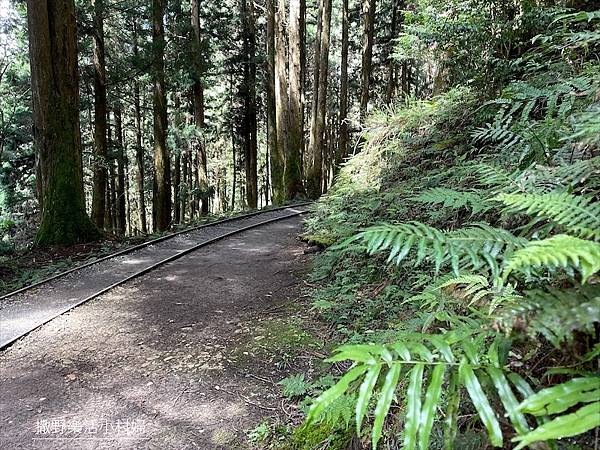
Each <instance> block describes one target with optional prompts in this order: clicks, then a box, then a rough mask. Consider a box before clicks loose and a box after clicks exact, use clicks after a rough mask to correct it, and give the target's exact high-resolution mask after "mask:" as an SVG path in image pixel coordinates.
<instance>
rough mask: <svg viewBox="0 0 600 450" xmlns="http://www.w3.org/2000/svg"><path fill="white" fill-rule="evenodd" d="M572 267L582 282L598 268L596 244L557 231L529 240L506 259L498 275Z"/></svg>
mask: <svg viewBox="0 0 600 450" xmlns="http://www.w3.org/2000/svg"><path fill="white" fill-rule="evenodd" d="M540 267H543V268H546V269H550V270H552V269H556V268H563V269H567V270H569V269H576V270H578V271H579V272H580V274H581V278H582V282H583V283H585V282H586V281H587V280H588V279H589V278H590V277H591V276H592V275H594V274H595V273H596V272H598V270H600V244H598V243H595V242H590V241H585V240H583V239H579V238H576V237H573V236H568V235H564V234H560V235H557V236H553V237H551V238H549V239H544V240H541V241H534V242H531V243H529V244H528V245H527V246H526V247H525V248H522V249H520V250H518V251H516V252H515V253H514V255H513V256H512V257H511V258H510V259H509V260H508V261H507V263H506V267H505V268H504V271H503V274H502V278H503V279H504V280H506V279H507V278H508V276H509V275H510V274H511V272H513V271H519V272H523V273H525V274H527V275H531V269H533V268H540Z"/></svg>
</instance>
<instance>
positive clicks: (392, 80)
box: [385, 0, 400, 105]
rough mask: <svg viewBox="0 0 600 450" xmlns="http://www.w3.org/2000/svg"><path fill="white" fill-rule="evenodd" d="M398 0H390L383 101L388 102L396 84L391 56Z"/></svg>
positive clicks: (395, 73) (395, 74) (395, 32)
mask: <svg viewBox="0 0 600 450" xmlns="http://www.w3.org/2000/svg"><path fill="white" fill-rule="evenodd" d="M399 4H400V0H392V22H391V24H390V39H389V42H388V77H387V87H386V90H385V102H386V104H388V105H389V104H390V103H391V102H392V99H393V98H394V96H395V93H396V87H397V85H398V79H397V70H396V63H395V61H394V59H393V58H392V56H393V54H394V39H396V34H397V28H398V8H399Z"/></svg>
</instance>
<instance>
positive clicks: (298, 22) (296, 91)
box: [284, 0, 304, 199]
mask: <svg viewBox="0 0 600 450" xmlns="http://www.w3.org/2000/svg"><path fill="white" fill-rule="evenodd" d="M289 8H290V11H289V26H288V29H289V68H288V70H289V82H290V85H289V120H290V125H289V138H288V152H287V154H286V158H285V175H284V178H285V184H286V196H287V198H289V199H292V198H294V197H296V196H297V195H298V194H300V193H301V192H302V191H303V188H302V171H301V154H302V151H303V149H304V123H303V122H304V120H303V117H302V116H303V115H302V109H303V107H302V48H303V44H302V38H303V31H302V27H303V23H304V20H303V17H302V5H301V0H290V6H289Z"/></svg>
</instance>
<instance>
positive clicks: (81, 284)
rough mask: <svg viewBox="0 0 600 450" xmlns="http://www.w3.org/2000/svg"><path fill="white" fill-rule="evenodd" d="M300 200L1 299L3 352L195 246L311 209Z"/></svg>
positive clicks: (134, 250) (153, 244) (154, 243)
mask: <svg viewBox="0 0 600 450" xmlns="http://www.w3.org/2000/svg"><path fill="white" fill-rule="evenodd" d="M306 205H308V203H301V204H296V205H292V206H285V207H280V208H274V209H270V210H266V211H258V212H253V213H249V214H244V215H241V216H237V217H232V218H228V219H223V220H219V221H216V222H212V223H209V224H204V225H199V226H196V227H193V228H188V229H186V230H183V231H179V232H177V233H173V234H169V235H166V236H163V237H160V238H157V239H153V240H151V241H148V242H145V243H143V244H140V245H136V246H134V247H131V248H128V249H125V250H122V251H120V252H117V253H114V254H112V255H108V256H105V257H103V258H99V259H97V260H95V261H92V262H89V263H87V264H83V265H81V266H78V267H75V268H73V269H70V270H67V271H65V272H61V273H59V274H57V275H54V276H52V277H50V278H47V279H45V280H42V281H40V282H38V283H35V284H33V285H31V286H27V287H25V288H22V289H19V290H17V291H14V292H12V293H9V294H6V295H4V296H2V297H0V350H2V349H4V348H6V347H8V346H10V345H12V344H13V343H15V342H16V341H17V340H19V339H20V338H22V337H23V336H25V335H27V334H29V333H30V332H32V331H33V330H35V329H36V328H38V327H40V326H42V325H44V324H46V323H48V322H49V321H51V320H52V319H54V318H56V317H58V316H60V315H62V314H65V313H66V312H68V311H70V310H72V309H73V308H76V307H77V306H79V305H82V304H83V303H86V302H88V301H90V300H92V299H94V298H96V297H98V296H100V295H102V294H104V293H106V292H108V291H110V290H111V289H113V288H116V287H117V286H120V285H122V284H124V283H126V282H128V281H130V280H133V279H134V278H137V277H139V276H141V275H144V274H146V273H148V272H150V271H152V270H153V269H156V268H157V267H160V266H162V265H164V264H167V263H169V262H171V261H174V260H176V259H178V258H181V257H182V256H185V255H187V254H189V253H191V252H193V251H195V250H198V249H200V248H202V247H205V246H207V245H210V244H212V243H214V242H217V241H220V240H222V239H224V238H227V237H229V236H232V235H235V234H239V233H242V232H244V231H246V230H250V229H252V228H257V227H260V226H262V225H267V224H269V223H272V222H277V221H280V220H284V219H289V218H291V217H296V216H299V215H301V214H304V213H306V212H307V210H306V208H305V207H306Z"/></svg>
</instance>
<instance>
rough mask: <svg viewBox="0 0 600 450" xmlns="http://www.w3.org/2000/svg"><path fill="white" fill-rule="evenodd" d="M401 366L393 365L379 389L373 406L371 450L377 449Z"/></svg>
mask: <svg viewBox="0 0 600 450" xmlns="http://www.w3.org/2000/svg"><path fill="white" fill-rule="evenodd" d="M401 370H402V366H401V365H399V364H393V365H392V366H391V367H390V369H389V370H388V373H387V374H386V376H385V381H384V382H383V386H382V388H381V396H380V397H379V400H378V401H377V405H376V406H375V420H374V421H373V433H372V436H371V440H372V442H373V449H374V450H375V449H376V448H377V443H378V442H379V439H381V433H382V430H383V422H384V421H385V417H386V416H387V414H388V411H389V410H390V406H391V405H392V400H393V399H394V393H395V392H396V386H397V385H398V379H399V378H400V371H401Z"/></svg>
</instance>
